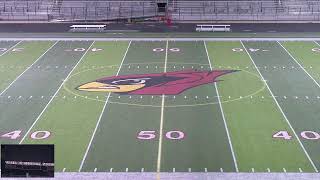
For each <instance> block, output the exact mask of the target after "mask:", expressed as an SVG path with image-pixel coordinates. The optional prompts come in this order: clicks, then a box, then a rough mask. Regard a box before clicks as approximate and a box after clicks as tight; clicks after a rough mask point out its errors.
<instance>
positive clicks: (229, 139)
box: [203, 41, 239, 172]
mask: <svg viewBox="0 0 320 180" xmlns="http://www.w3.org/2000/svg"><path fill="white" fill-rule="evenodd" d="M203 44H204V47H205V50H206V53H207V57H208V61H209V65H210V69H211V70H212V69H213V67H212V65H211V60H210V56H209V53H208V49H207V45H206V42H205V41H203ZM214 87H215V89H216V93H217V97H218V102H219V107H220V111H221V115H222V119H223V123H224V127H225V129H226V132H227V137H228V141H229V146H230V150H231V154H232V159H233V163H234V167H235V169H236V172H239V169H238V163H237V158H236V155H235V153H234V150H233V145H232V142H231V138H230V134H229V129H228V125H227V122H226V118H225V116H224V112H223V108H222V104H221V100H220V95H219V90H218V88H217V83H216V82H215V83H214Z"/></svg>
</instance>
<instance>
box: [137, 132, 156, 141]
mask: <svg viewBox="0 0 320 180" xmlns="http://www.w3.org/2000/svg"><path fill="white" fill-rule="evenodd" d="M155 133H156V131H140V132H139V134H138V139H143V140H149V139H154V138H156V135H155Z"/></svg>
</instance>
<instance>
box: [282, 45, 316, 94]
mask: <svg viewBox="0 0 320 180" xmlns="http://www.w3.org/2000/svg"><path fill="white" fill-rule="evenodd" d="M277 42H278V44H279V45H280V46H281V47H282V48H283V49H284V50H285V51H286V52H287V53H288V54H289V56H290V57H291V58H292V59H293V60H294V61H295V62H296V63H297V64H298V65H299V66H300V67H301V68H302V69H303V71H304V72H305V73H306V74H307V75H308V76H309V77H310V78H311V79H312V80H313V82H314V83H315V84H316V85H317V86H318V87H319V88H320V84H319V83H318V82H317V81H316V80H315V79H314V78H313V77H312V76H311V75H310V74H309V73H308V71H307V70H306V69H305V68H303V67H302V66H301V64H300V63H299V62H298V61H297V60H296V59H295V58H294V57H293V56H292V55H291V53H290V52H289V51H288V50H287V49H286V48H285V47H284V46H283V45H282V44H281V43H280V42H279V41H277Z"/></svg>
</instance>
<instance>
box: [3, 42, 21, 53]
mask: <svg viewBox="0 0 320 180" xmlns="http://www.w3.org/2000/svg"><path fill="white" fill-rule="evenodd" d="M21 42H22V41H19V42H18V43H16V44H15V45H13V46H11V47H10V48H9V49H7V50H6V51H4V52H3V53H2V54H0V56H3V55H5V54H6V53H8V52H10V51H11V50H12V49H13V48H15V47H17V46H18V45H19V44H20V43H21Z"/></svg>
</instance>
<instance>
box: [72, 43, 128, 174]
mask: <svg viewBox="0 0 320 180" xmlns="http://www.w3.org/2000/svg"><path fill="white" fill-rule="evenodd" d="M130 45H131V41H130V42H129V44H128V47H127V50H126V52H125V53H124V56H123V58H122V61H121V64H120V66H119V69H118V72H117V74H116V76H117V75H118V74H119V73H120V70H121V67H122V64H123V62H124V60H125V59H126V56H127V53H128V50H129V48H130ZM110 94H111V93H108V96H107V99H106V102H105V104H104V106H103V108H102V111H101V113H100V116H99V119H98V122H97V124H96V127H95V128H94V131H93V133H92V136H91V139H90V142H89V144H88V146H87V149H86V152H85V154H84V156H83V158H82V161H81V164H80V167H79V170H78V171H79V172H81V170H82V167H83V164H84V162H85V160H86V158H87V155H88V152H89V150H90V147H91V144H92V142H93V139H94V136H95V134H96V132H97V130H98V127H99V124H100V121H101V119H102V115H103V112H104V111H105V109H106V107H107V104H108V101H109V98H110Z"/></svg>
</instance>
